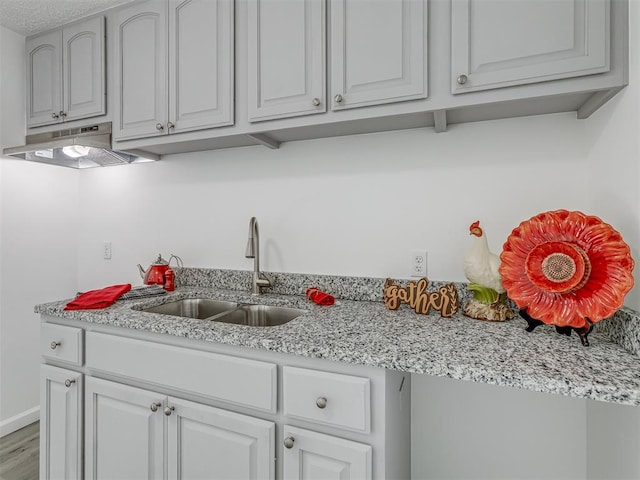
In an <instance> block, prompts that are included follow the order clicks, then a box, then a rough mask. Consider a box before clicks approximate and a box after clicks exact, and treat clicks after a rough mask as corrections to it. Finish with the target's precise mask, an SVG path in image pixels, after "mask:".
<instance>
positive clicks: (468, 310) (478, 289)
mask: <svg viewBox="0 0 640 480" xmlns="http://www.w3.org/2000/svg"><path fill="white" fill-rule="evenodd" d="M469 234H470V235H473V244H472V245H471V248H470V249H469V251H468V252H467V254H466V256H465V257H464V275H465V277H467V279H468V280H469V281H470V282H471V283H470V284H469V286H468V289H469V290H470V291H472V292H473V296H474V300H472V301H471V302H469V304H467V305H466V306H465V310H464V313H465V314H467V315H468V316H470V317H473V318H480V319H482V320H505V319H506V318H492V317H494V316H503V315H508V314H507V313H506V311H507V310H509V309H507V308H506V307H505V306H504V305H501V304H502V303H504V301H505V300H506V295H504V294H505V289H504V287H503V286H502V277H501V276H500V272H499V271H498V268H499V267H500V257H498V255H496V254H495V253H492V252H491V251H490V250H489V244H488V243H487V237H486V235H485V234H484V231H483V230H482V228H480V222H479V221H477V222H473V223H472V224H471V226H470V227H469ZM509 312H510V310H509ZM508 318H510V317H508Z"/></svg>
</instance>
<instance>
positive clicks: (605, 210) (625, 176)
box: [586, 0, 640, 310]
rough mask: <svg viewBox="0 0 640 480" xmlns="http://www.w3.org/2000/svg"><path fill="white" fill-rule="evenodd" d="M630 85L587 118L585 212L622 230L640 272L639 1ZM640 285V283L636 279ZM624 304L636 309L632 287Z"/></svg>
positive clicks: (633, 5)
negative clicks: (586, 193) (586, 196)
mask: <svg viewBox="0 0 640 480" xmlns="http://www.w3.org/2000/svg"><path fill="white" fill-rule="evenodd" d="M629 23H630V25H631V28H630V29H629V37H630V38H629V44H630V55H629V86H628V87H627V88H625V89H624V90H623V91H622V92H620V93H619V94H618V95H616V97H614V98H613V99H612V100H611V101H610V102H609V103H608V104H606V105H605V106H604V107H603V108H601V109H600V110H598V111H597V112H596V113H595V114H594V115H593V116H592V117H591V118H589V119H588V120H587V122H586V126H587V136H586V139H587V141H588V142H589V144H588V157H587V160H588V162H587V163H588V166H589V176H588V185H587V192H588V198H589V203H588V207H589V212H590V213H593V214H594V215H598V216H600V217H601V218H602V219H603V220H605V221H606V222H608V223H610V224H611V225H613V226H614V227H615V228H616V229H617V230H619V231H620V233H622V236H623V238H624V239H625V241H626V242H627V243H628V244H629V245H630V246H631V248H632V255H633V257H634V259H635V260H636V269H635V272H634V273H635V276H636V278H637V277H638V272H640V187H639V185H640V134H639V133H640V33H639V32H638V29H637V28H634V27H637V26H638V25H640V2H638V1H634V0H632V1H631V2H630V6H629ZM636 283H638V282H636ZM626 304H627V305H628V306H629V307H631V308H634V309H635V310H640V288H639V287H638V286H636V288H635V289H634V290H633V292H632V293H631V294H630V295H629V296H628V297H627V298H626Z"/></svg>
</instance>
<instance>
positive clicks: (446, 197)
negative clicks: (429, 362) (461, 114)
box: [80, 114, 588, 288]
mask: <svg viewBox="0 0 640 480" xmlns="http://www.w3.org/2000/svg"><path fill="white" fill-rule="evenodd" d="M574 116H575V115H571V114H560V115H550V116H539V117H529V118H519V119H512V120H504V121H493V122H482V123H475V124H467V125H458V126H452V127H451V129H450V131H449V132H447V133H444V134H435V133H434V132H433V130H432V129H416V130H406V131H400V132H389V133H381V134H371V135H360V136H352V137H342V138H333V139H322V140H313V141H305V142H293V143H286V144H284V145H282V147H281V148H280V149H279V150H269V149H267V148H264V147H246V148H239V149H233V150H220V151H212V152H203V153H195V154H189V155H174V156H169V157H165V159H163V160H162V161H160V162H158V163H155V164H142V165H134V166H128V167H116V168H110V169H93V170H85V171H82V172H80V175H81V194H80V195H81V199H82V202H81V204H82V206H81V213H80V218H81V223H82V226H83V228H82V230H81V232H80V236H81V239H80V286H81V288H93V287H99V286H101V285H105V284H109V283H114V282H122V281H136V282H139V281H140V279H139V277H138V276H137V273H136V269H135V264H136V263H143V264H148V263H150V262H151V261H152V260H153V259H154V257H155V256H156V255H157V253H158V252H162V253H163V255H165V257H167V256H168V254H169V253H175V254H177V255H180V256H181V257H182V258H183V259H184V261H185V264H186V265H190V266H202V267H220V268H238V269H250V268H251V267H252V263H251V261H250V260H248V259H245V258H244V248H245V244H246V238H247V230H248V222H249V218H250V217H251V216H252V215H256V216H257V217H258V220H259V223H260V233H261V241H262V242H261V243H262V262H263V263H262V266H263V268H264V269H266V270H272V271H284V272H309V273H311V272H313V273H324V274H345V275H363V276H380V277H382V276H387V275H391V276H406V275H408V273H409V255H410V251H411V249H413V248H424V249H426V250H428V251H429V276H430V277H431V278H434V279H443V280H444V279H447V280H463V279H464V276H463V273H462V267H461V261H462V256H463V255H464V252H465V251H466V250H467V248H468V247H469V242H470V240H469V234H468V227H469V224H470V223H471V222H473V221H474V220H477V219H480V220H481V222H482V224H483V225H484V226H485V227H486V231H487V232H488V236H489V240H490V244H491V246H492V248H493V250H494V251H496V252H499V251H501V248H502V243H503V242H504V239H505V238H506V237H507V235H508V234H509V233H510V232H511V230H512V229H513V228H514V227H515V226H516V225H518V223H519V222H520V221H522V220H524V219H526V218H529V217H530V216H532V215H534V214H536V213H538V212H541V211H544V210H548V209H555V208H569V209H586V207H587V201H588V200H587V191H586V189H585V186H586V180H587V174H586V171H585V156H586V153H585V151H584V147H583V143H584V142H583V135H584V123H583V122H578V121H576V120H575V119H574ZM566 178H570V179H571V181H570V182H566V180H565V179H566ZM106 240H108V241H111V242H112V244H113V259H112V260H108V261H107V260H102V252H101V245H102V242H103V241H106Z"/></svg>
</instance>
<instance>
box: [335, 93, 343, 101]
mask: <svg viewBox="0 0 640 480" xmlns="http://www.w3.org/2000/svg"><path fill="white" fill-rule="evenodd" d="M333 100H334V101H335V102H336V103H342V100H344V99H343V98H342V95H340V94H339V93H338V94H337V95H336V96H335V97H333Z"/></svg>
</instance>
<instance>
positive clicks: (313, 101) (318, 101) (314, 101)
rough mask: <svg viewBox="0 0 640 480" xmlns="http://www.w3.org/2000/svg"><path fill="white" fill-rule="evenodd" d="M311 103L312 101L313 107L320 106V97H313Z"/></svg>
mask: <svg viewBox="0 0 640 480" xmlns="http://www.w3.org/2000/svg"><path fill="white" fill-rule="evenodd" d="M311 103H313V106H314V107H319V106H320V99H319V98H317V97H316V98H314V99H313V100H312V101H311Z"/></svg>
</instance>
